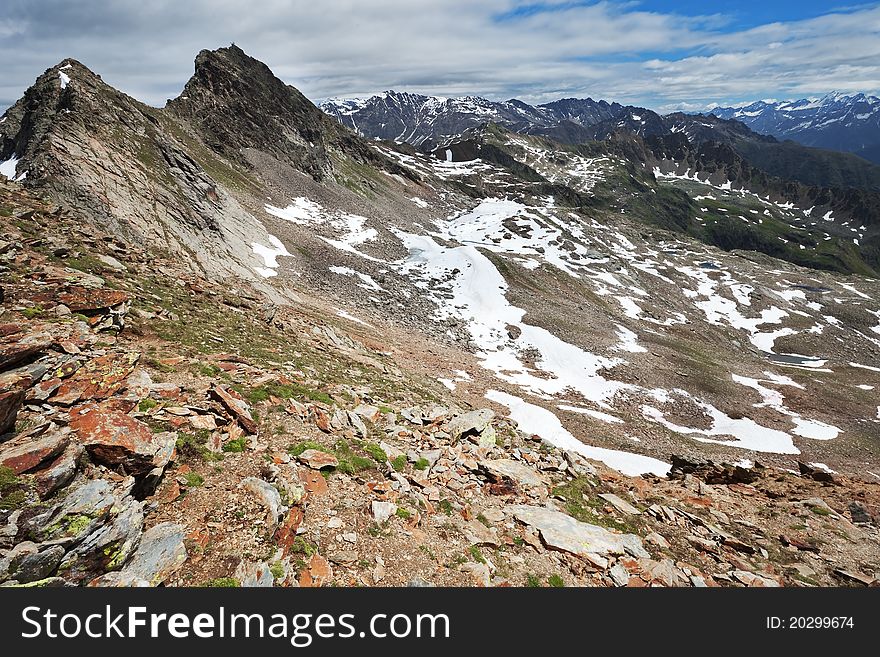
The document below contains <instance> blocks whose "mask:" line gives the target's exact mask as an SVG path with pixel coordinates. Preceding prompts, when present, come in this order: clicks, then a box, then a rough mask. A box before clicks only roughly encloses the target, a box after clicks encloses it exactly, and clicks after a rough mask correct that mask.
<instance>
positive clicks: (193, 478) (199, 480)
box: [183, 471, 205, 488]
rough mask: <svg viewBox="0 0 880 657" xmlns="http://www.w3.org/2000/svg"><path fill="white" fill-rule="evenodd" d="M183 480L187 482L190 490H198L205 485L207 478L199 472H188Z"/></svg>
mask: <svg viewBox="0 0 880 657" xmlns="http://www.w3.org/2000/svg"><path fill="white" fill-rule="evenodd" d="M183 478H184V479H185V480H186V485H187V486H188V487H189V488H198V487H199V486H201V485H202V484H204V483H205V478H204V477H203V476H202V475H200V474H199V473H197V472H192V471H190V472H187V473H186V474H185V475H183Z"/></svg>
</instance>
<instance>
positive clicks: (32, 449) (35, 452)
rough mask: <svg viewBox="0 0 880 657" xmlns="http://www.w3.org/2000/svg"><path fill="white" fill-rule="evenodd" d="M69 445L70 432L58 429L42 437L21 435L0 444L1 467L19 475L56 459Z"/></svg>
mask: <svg viewBox="0 0 880 657" xmlns="http://www.w3.org/2000/svg"><path fill="white" fill-rule="evenodd" d="M69 443H70V432H69V431H62V430H58V429H54V430H50V431H48V432H46V433H44V434H42V435H33V436H32V435H27V434H25V435H21V436H18V437H16V438H13V439H12V440H10V441H8V442H5V443H2V444H0V465H2V466H4V467H6V468H9V469H10V470H12V471H13V472H14V473H15V474H17V475H18V474H21V473H23V472H27V471H28V470H33V469H34V468H36V467H37V466H38V465H40V464H41V463H43V462H44V461H48V460H49V459H53V458H55V457H56V456H58V455H59V454H61V453H62V452H63V451H64V450H65V449H66V448H67V445H68V444H69Z"/></svg>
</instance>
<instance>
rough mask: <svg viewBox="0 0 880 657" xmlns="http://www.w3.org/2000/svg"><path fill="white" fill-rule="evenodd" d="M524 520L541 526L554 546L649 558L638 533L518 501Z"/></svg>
mask: <svg viewBox="0 0 880 657" xmlns="http://www.w3.org/2000/svg"><path fill="white" fill-rule="evenodd" d="M510 511H511V513H513V515H514V516H515V517H516V518H517V519H518V520H519V521H521V522H523V523H525V524H527V525H529V526H531V527H534V528H535V529H537V530H538V531H539V532H540V534H541V538H542V539H543V541H544V543H545V544H546V545H547V546H548V547H551V548H555V549H557V550H563V551H565V552H571V553H572V554H577V555H581V556H584V555H586V554H588V553H594V554H600V555H602V554H631V555H632V556H634V557H649V556H650V555H649V554H648V552H647V551H646V550H645V549H644V548H643V547H642V539H640V538H639V537H638V536H636V535H635V534H614V533H612V532H610V531H608V530H607V529H605V528H604V527H599V526H598V525H591V524H589V523H586V522H580V521H579V520H575V519H574V518H572V517H571V516H567V515H565V514H564V513H561V512H559V511H554V510H553V509H547V508H543V507H538V506H529V505H525V504H518V505H514V506H512V507H510Z"/></svg>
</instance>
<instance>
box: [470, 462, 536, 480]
mask: <svg viewBox="0 0 880 657" xmlns="http://www.w3.org/2000/svg"><path fill="white" fill-rule="evenodd" d="M480 465H481V466H482V467H483V469H484V470H486V471H487V472H488V473H489V474H491V475H492V476H494V477H495V478H497V479H501V478H503V477H507V478H508V479H513V481H515V482H516V483H518V484H520V485H521V486H543V485H544V482H543V481H541V477H539V476H538V473H537V472H535V470H534V468H530V467H529V466H527V465H525V464H523V463H520V462H519V461H514V460H513V459H496V460H493V461H480Z"/></svg>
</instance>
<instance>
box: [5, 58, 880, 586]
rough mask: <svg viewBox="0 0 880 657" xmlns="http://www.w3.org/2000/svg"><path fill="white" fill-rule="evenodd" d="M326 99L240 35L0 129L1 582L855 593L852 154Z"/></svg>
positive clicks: (862, 582)
mask: <svg viewBox="0 0 880 657" xmlns="http://www.w3.org/2000/svg"><path fill="white" fill-rule="evenodd" d="M334 107H335V108H337V110H338V111H337V110H334V109H333V108H334ZM325 108H326V110H327V111H328V112H331V113H332V112H333V111H337V114H335V115H334V116H338V117H341V118H342V120H343V122H349V121H351V122H355V121H356V122H357V128H358V131H359V132H360V133H361V134H358V132H355V131H354V130H352V129H349V128H348V127H347V126H346V125H343V124H342V123H340V122H339V121H336V120H333V118H331V116H328V115H327V113H325V112H322V111H321V110H320V109H319V108H318V107H316V106H315V105H314V104H312V103H311V102H310V101H309V100H308V99H307V98H306V97H305V96H304V95H303V94H302V93H301V92H300V91H298V90H297V89H296V88H295V87H293V86H290V85H288V84H285V83H284V82H283V81H282V80H280V79H279V78H278V77H277V76H276V75H275V74H274V73H273V72H272V71H271V70H270V69H269V68H268V67H267V66H266V65H265V64H263V63H262V62H260V61H258V60H256V59H254V58H252V57H251V56H249V55H248V54H247V53H245V52H244V51H243V50H242V49H241V48H238V47H236V46H230V47H225V48H219V49H216V50H204V51H202V52H200V53H198V55H197V56H196V58H195V64H194V71H193V75H192V77H191V78H190V80H189V81H188V82H187V84H186V85H185V87H184V89H183V91H182V92H181V94H180V95H179V96H178V97H177V98H175V99H172V100H170V101H169V102H168V103H167V104H166V106H165V107H162V108H156V107H150V106H148V105H145V104H144V103H142V102H140V101H138V100H137V99H135V98H132V97H130V96H128V95H126V94H124V93H122V92H121V91H119V90H117V89H115V88H113V87H112V86H110V85H108V84H107V83H106V82H105V81H104V80H103V79H102V78H101V77H100V75H99V74H97V73H96V72H94V71H92V70H91V69H90V68H88V67H87V66H86V65H85V64H84V63H81V62H79V61H76V60H73V59H65V60H63V61H61V62H59V63H58V64H57V65H55V66H53V67H51V68H49V69H47V70H46V71H44V72H43V73H42V74H40V75H39V76H38V77H37V78H36V80H35V82H34V84H33V85H32V86H31V87H30V88H29V89H28V90H27V91H26V92H25V94H24V96H23V97H22V98H21V99H19V100H18V101H17V102H16V103H15V104H14V105H13V106H12V107H10V108H9V109H8V110H7V111H6V113H5V114H4V115H3V116H2V117H0V173H2V174H3V175H2V177H0V226H2V234H0V585H3V586H40V587H42V586H70V585H91V586H157V585H165V586H197V585H201V586H205V585H207V586H248V587H257V586H266V587H268V586H283V587H294V586H300V587H309V586H331V585H334V586H383V585H395V586H402V585H406V584H411V585H415V586H430V585H440V586H512V585H517V586H519V585H530V586H533V585H544V584H550V585H554V586H558V585H560V583H561V584H564V585H576V586H602V587H606V586H607V587H611V586H655V585H663V586H700V587H702V586H725V587H739V586H781V585H786V586H800V585H810V586H831V585H840V584H846V585H853V586H866V585H872V584H875V583H876V582H877V577H876V576H877V571H876V564H877V563H878V562H880V540H878V534H877V528H878V526H880V483H878V481H877V480H878V478H880V476H878V473H880V405H878V400H877V393H876V391H877V389H880V280H878V272H880V192H878V191H877V189H876V187H875V186H874V182H875V181H874V179H873V178H872V177H871V176H872V172H873V169H871V168H870V166H871V165H870V164H868V163H866V162H864V161H863V160H861V159H858V158H855V156H852V155H847V154H841V153H830V154H829V152H827V151H821V150H816V149H812V148H808V147H805V146H798V145H792V144H789V143H781V142H778V141H777V140H776V139H775V138H774V137H768V136H762V135H758V134H756V133H754V132H753V131H752V130H750V129H749V128H748V127H747V126H744V125H743V124H742V123H740V122H737V121H735V120H726V119H720V118H718V117H699V116H690V115H670V116H665V117H661V116H659V115H657V114H655V113H650V112H648V111H647V110H643V109H640V108H635V107H624V106H620V105H615V104H609V103H603V102H602V101H590V100H587V101H575V100H572V101H559V102H558V103H550V104H548V105H542V106H539V107H530V106H527V105H524V104H521V103H517V102H515V101H510V102H508V103H490V102H488V101H482V100H479V99H463V100H456V101H451V100H450V101H431V100H430V99H429V100H428V101H425V100H424V99H420V98H417V97H412V96H409V97H405V96H402V95H399V94H393V95H392V94H390V93H389V94H386V95H385V96H384V97H382V98H380V99H379V100H377V101H375V102H374V103H372V104H369V106H368V104H358V103H354V104H351V103H350V104H348V105H345V104H343V103H335V104H334V105H333V106H325ZM346 108H347V109H346ZM444 108H445V109H444ZM345 112H348V114H345ZM346 117H347V118H346ZM383 124H384V126H383ZM380 130H381V131H382V133H381V135H379V134H375V135H374V134H371V133H372V132H378V131H380ZM382 136H384V137H387V138H385V139H383V138H380V139H376V138H374V137H382ZM410 142H411V143H410ZM416 144H417V145H416ZM858 163H862V164H858ZM846 167H851V170H849V173H847V174H846V176H845V178H846V179H845V180H838V179H837V178H836V176H839V175H840V174H841V172H842V171H844V170H847V169H846Z"/></svg>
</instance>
